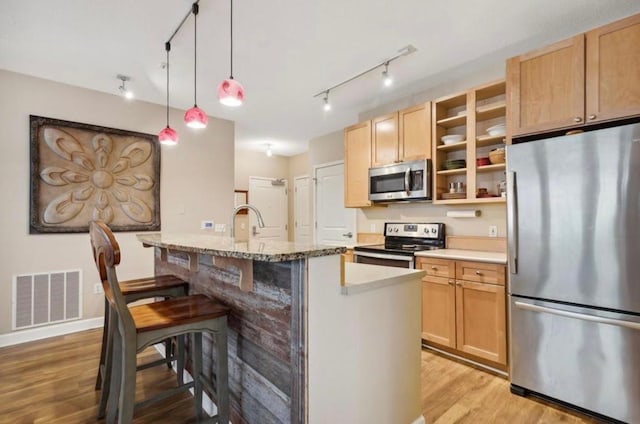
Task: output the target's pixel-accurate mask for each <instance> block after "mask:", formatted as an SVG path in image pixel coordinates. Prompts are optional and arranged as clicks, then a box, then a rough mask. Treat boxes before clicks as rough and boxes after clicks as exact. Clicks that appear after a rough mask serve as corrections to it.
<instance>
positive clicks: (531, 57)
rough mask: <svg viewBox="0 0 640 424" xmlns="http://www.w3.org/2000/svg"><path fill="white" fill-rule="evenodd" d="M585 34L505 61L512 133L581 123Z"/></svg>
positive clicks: (523, 132)
mask: <svg viewBox="0 0 640 424" xmlns="http://www.w3.org/2000/svg"><path fill="white" fill-rule="evenodd" d="M584 55H585V46H584V34H580V35H578V36H576V37H573V38H570V39H568V40H564V41H561V42H558V43H555V44H552V45H550V46H548V47H545V48H543V49H539V50H536V51H533V52H530V53H527V54H524V55H521V56H516V57H514V58H511V59H509V60H508V61H507V104H508V109H509V110H510V113H509V119H510V126H511V135H512V136H517V135H522V134H529V133H535V132H541V131H545V130H550V129H558V128H564V127H572V126H575V125H580V124H582V123H584V86H585V79H584V60H585V59H584Z"/></svg>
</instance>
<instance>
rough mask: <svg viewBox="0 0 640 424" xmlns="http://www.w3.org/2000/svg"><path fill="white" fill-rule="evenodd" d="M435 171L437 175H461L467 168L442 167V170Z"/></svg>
mask: <svg viewBox="0 0 640 424" xmlns="http://www.w3.org/2000/svg"><path fill="white" fill-rule="evenodd" d="M436 173H437V174H438V175H461V174H466V173H467V168H458V169H443V170H442V171H437V172H436Z"/></svg>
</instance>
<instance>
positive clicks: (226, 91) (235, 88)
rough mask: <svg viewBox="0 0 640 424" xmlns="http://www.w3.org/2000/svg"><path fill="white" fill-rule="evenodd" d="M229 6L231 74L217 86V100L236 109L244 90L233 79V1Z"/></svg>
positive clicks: (241, 99)
mask: <svg viewBox="0 0 640 424" xmlns="http://www.w3.org/2000/svg"><path fill="white" fill-rule="evenodd" d="M229 3H230V4H231V10H230V14H229V15H230V27H231V37H230V38H231V60H230V63H231V72H230V75H229V78H227V79H226V80H224V81H222V82H221V83H220V85H218V100H219V101H220V103H222V104H223V105H225V106H232V107H237V106H240V105H241V104H242V102H243V100H244V88H243V87H242V84H240V83H239V82H238V81H236V80H234V79H233V0H229Z"/></svg>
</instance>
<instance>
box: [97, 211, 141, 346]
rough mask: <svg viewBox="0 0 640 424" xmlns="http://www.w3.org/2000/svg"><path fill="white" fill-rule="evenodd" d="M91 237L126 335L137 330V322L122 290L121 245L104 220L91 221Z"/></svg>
mask: <svg viewBox="0 0 640 424" xmlns="http://www.w3.org/2000/svg"><path fill="white" fill-rule="evenodd" d="M89 237H90V239H91V248H92V251H93V260H94V261H95V263H96V267H97V268H98V273H99V274H100V280H101V281H102V287H103V288H104V295H105V296H106V298H107V300H108V301H109V304H110V305H111V308H113V310H115V312H116V313H117V316H118V326H119V327H120V329H121V332H122V333H121V334H123V335H125V336H126V334H127V333H129V332H130V331H134V332H135V324H134V322H133V318H132V317H131V313H130V312H129V308H128V307H127V302H126V300H125V298H124V296H123V295H122V292H121V291H120V284H119V283H118V276H117V274H116V266H118V265H119V264H120V246H119V245H118V242H117V241H116V238H115V236H114V235H113V232H111V230H110V229H109V227H108V226H107V224H105V223H104V222H103V221H98V220H96V221H91V222H90V223H89Z"/></svg>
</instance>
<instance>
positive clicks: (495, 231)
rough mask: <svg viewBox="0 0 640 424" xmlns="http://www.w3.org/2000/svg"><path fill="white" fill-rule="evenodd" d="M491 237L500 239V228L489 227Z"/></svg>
mask: <svg viewBox="0 0 640 424" xmlns="http://www.w3.org/2000/svg"><path fill="white" fill-rule="evenodd" d="M489 237H498V227H497V226H496V225H489Z"/></svg>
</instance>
